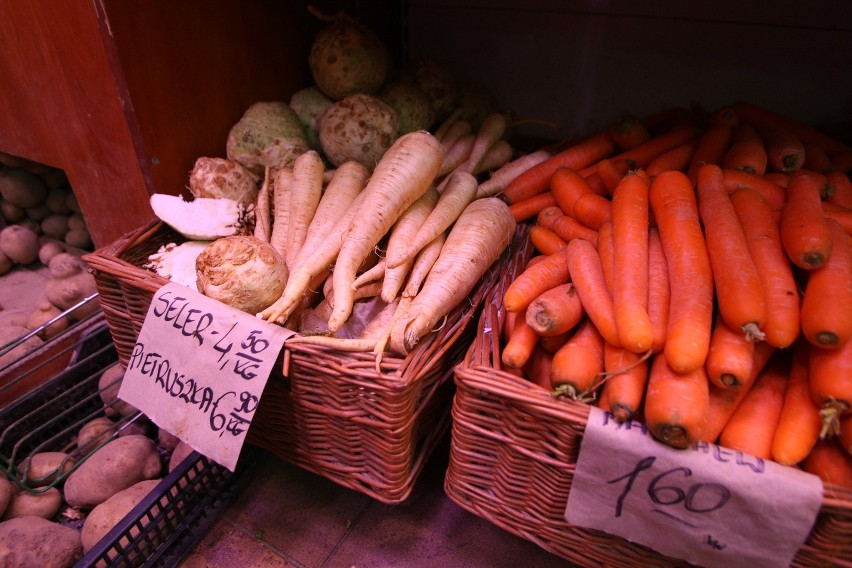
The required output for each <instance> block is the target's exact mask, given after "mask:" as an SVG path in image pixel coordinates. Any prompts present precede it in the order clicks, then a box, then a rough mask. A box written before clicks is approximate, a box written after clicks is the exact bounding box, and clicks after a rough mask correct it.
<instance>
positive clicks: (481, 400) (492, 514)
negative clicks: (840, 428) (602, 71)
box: [444, 245, 852, 566]
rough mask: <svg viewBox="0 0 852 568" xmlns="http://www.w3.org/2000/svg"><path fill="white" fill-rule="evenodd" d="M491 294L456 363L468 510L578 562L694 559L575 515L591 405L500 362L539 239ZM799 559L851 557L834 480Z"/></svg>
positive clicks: (846, 519) (461, 479) (450, 489)
mask: <svg viewBox="0 0 852 568" xmlns="http://www.w3.org/2000/svg"><path fill="white" fill-rule="evenodd" d="M520 251H521V252H520V254H519V256H518V258H516V259H513V261H512V262H510V263H508V264H507V269H506V272H505V273H504V276H503V278H502V279H501V281H500V282H498V284H497V286H495V287H494V289H493V291H492V294H491V296H490V297H489V298H488V299H487V301H486V304H485V306H484V308H483V313H482V316H481V319H480V322H479V325H478V330H477V335H476V338H475V340H474V342H473V343H472V344H471V347H470V349H469V351H468V353H467V355H466V356H465V358H464V360H463V361H462V362H461V363H460V364H459V365H458V366H457V367H456V378H455V382H456V394H455V397H454V401H453V407H452V419H453V426H452V437H451V444H450V461H449V466H448V469H447V475H446V478H445V482H444V489H445V491H446V493H447V495H449V497H450V498H451V499H452V500H453V501H454V502H456V503H457V504H459V505H460V506H461V507H463V508H465V509H466V510H468V511H470V512H472V513H474V514H476V515H478V516H480V517H482V518H484V519H486V520H488V521H490V522H492V523H494V524H495V525H497V526H499V527H501V528H503V529H504V530H507V531H509V532H511V533H513V534H515V535H518V536H520V537H522V538H525V539H527V540H529V541H531V542H534V543H536V544H538V545H539V546H541V547H542V548H544V549H546V550H548V551H550V552H552V553H554V554H556V555H559V556H561V557H563V558H565V559H567V560H569V561H571V562H573V563H575V564H577V565H580V566H686V565H687V564H686V563H684V562H680V561H677V560H674V559H671V558H668V557H665V556H662V555H660V554H659V553H657V552H655V551H653V550H651V549H649V548H647V547H643V546H641V545H637V544H634V543H630V542H628V541H627V540H625V539H623V538H621V537H618V536H613V535H609V534H607V533H605V532H602V531H596V530H589V529H584V528H581V527H576V526H573V525H570V524H568V522H567V521H566V520H565V516H564V515H565V506H566V504H567V502H568V493H569V491H570V489H571V480H572V478H573V475H574V468H575V466H576V463H577V455H578V453H579V450H580V443H581V441H582V437H583V432H584V431H585V426H586V421H587V419H588V415H589V408H588V406H586V405H585V404H582V403H579V402H574V401H570V400H567V399H554V398H552V397H551V396H550V394H549V393H547V392H545V391H544V390H542V389H541V388H540V387H537V386H536V385H533V384H531V383H530V382H528V381H525V380H523V379H521V378H518V377H516V376H514V375H512V374H509V373H507V372H505V371H500V370H499V368H500V347H499V333H498V332H497V330H500V329H501V326H502V323H503V319H504V317H505V311H504V310H503V309H502V297H503V293H504V291H505V288H506V286H507V285H508V283H509V282H511V279H512V278H513V276H514V275H516V274H518V272H519V271H520V270H521V269H522V267H523V266H524V264H526V261H527V259H528V258H529V256H530V255H531V252H532V249H531V247H530V246H529V245H528V246H527V247H524V248H521V249H520ZM794 566H852V491H850V490H848V489H843V488H841V487H837V486H828V485H827V486H826V487H825V493H824V498H823V504H822V508H821V511H820V514H819V516H818V518H817V521H816V524H815V526H814V528H813V529H812V531H811V534H810V537H809V538H808V540H807V542H806V543H805V545H804V546H803V547H802V548H801V549H800V550H799V551H798V554H797V556H796V558H795V561H794Z"/></svg>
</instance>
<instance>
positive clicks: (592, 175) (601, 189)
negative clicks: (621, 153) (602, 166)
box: [583, 162, 609, 197]
mask: <svg viewBox="0 0 852 568" xmlns="http://www.w3.org/2000/svg"><path fill="white" fill-rule="evenodd" d="M598 163H600V162H598ZM597 168H598V164H594V165H593V166H590V168H586V170H584V173H583V179H585V180H586V184H587V185H588V186H589V189H591V190H592V193H594V194H596V195H600V196H604V197H605V196H608V195H609V188H607V186H606V183H604V179H603V178H602V177H601V175H600V174H599V173H598V171H597Z"/></svg>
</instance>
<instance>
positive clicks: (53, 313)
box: [27, 298, 71, 341]
mask: <svg viewBox="0 0 852 568" xmlns="http://www.w3.org/2000/svg"><path fill="white" fill-rule="evenodd" d="M60 315H62V310H60V309H59V308H57V307H56V306H54V305H53V304H51V303H50V301H49V300H48V299H47V298H41V299H40V300H39V301H38V303H36V305H35V307H34V308H33V311H32V312H30V315H29V317H28V318H27V329H29V330H30V331H34V330H36V329H38V328H39V327H41V326H42V325H44V324H46V323H47V322H49V321H51V320H52V319H54V318H56V317H58V316H60ZM70 325H71V321H70V320H69V319H68V317H67V316H66V317H61V318H59V319H57V320H56V321H54V322H53V323H52V324H50V325H48V326H47V327H45V328H44V329H42V330H41V331H40V332H39V333H38V334H37V335H38V337H40V338H42V339H44V340H45V341H47V340H48V339H52V338H54V337H56V336H57V335H59V334H60V333H62V332H63V331H65V330H66V329H68V327H69V326H70Z"/></svg>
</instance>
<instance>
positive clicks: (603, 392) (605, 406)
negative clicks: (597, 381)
mask: <svg viewBox="0 0 852 568" xmlns="http://www.w3.org/2000/svg"><path fill="white" fill-rule="evenodd" d="M597 395H598V400H597V401H596V402H595V404H596V405H597V407H598V408H600V409H601V410H603V411H604V412H609V411H610V407H609V391H608V389H607V384H606V383H604V384H603V385H602V386H601V388H600V389H599V390H598V393H597Z"/></svg>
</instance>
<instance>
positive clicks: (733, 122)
mask: <svg viewBox="0 0 852 568" xmlns="http://www.w3.org/2000/svg"><path fill="white" fill-rule="evenodd" d="M739 123H740V115H739V114H737V111H736V110H735V109H734V108H733V107H731V106H724V107H721V108H717V109H716V110H715V111H713V112H712V113H711V115H710V124H714V125H716V124H724V125H727V126H733V127H736V126H738V125H739Z"/></svg>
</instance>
